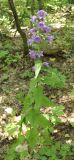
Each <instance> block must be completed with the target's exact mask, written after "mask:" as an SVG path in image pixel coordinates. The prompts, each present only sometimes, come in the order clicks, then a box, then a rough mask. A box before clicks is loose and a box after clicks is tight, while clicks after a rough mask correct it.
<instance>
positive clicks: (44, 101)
mask: <svg viewBox="0 0 74 160" xmlns="http://www.w3.org/2000/svg"><path fill="white" fill-rule="evenodd" d="M33 97H34V100H35V104H36V106H37V107H38V108H41V107H49V106H52V105H53V102H51V101H50V100H49V98H48V97H46V96H45V95H44V94H43V89H42V87H41V86H38V87H36V88H35V89H34V92H33Z"/></svg>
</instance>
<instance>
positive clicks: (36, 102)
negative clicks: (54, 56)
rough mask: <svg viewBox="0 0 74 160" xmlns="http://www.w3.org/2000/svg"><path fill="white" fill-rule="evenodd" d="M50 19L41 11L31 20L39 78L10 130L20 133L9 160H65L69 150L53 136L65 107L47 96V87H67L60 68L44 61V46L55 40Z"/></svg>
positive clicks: (31, 51) (32, 52)
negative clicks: (56, 141)
mask: <svg viewBox="0 0 74 160" xmlns="http://www.w3.org/2000/svg"><path fill="white" fill-rule="evenodd" d="M46 16H47V13H46V12H45V11H43V10H40V11H38V12H37V16H33V17H32V18H31V21H32V22H33V26H34V28H32V29H31V30H30V32H31V37H30V39H29V40H28V43H29V45H30V51H29V56H30V57H31V58H32V59H33V61H34V63H35V65H34V66H33V68H32V69H33V71H34V72H35V76H34V78H32V79H31V80H30V85H29V89H28V93H27V95H26V96H25V98H23V97H22V98H21V99H20V102H21V103H22V105H23V108H22V111H21V118H20V120H19V121H18V122H17V123H13V125H12V123H11V124H10V125H9V126H8V127H7V130H8V131H9V133H10V135H12V133H13V132H15V131H17V138H16V140H14V143H13V144H12V146H11V148H10V150H8V154H7V156H6V158H5V160H16V159H20V160H25V159H26V158H27V159H32V160H33V159H34V160H35V159H36V160H46V159H47V160H48V159H49V160H61V159H62V160H65V157H66V155H67V152H68V151H69V146H67V145H64V144H62V146H61V144H60V142H58V143H55V141H54V138H53V137H52V133H53V131H54V127H55V126H56V125H57V124H59V123H60V116H61V115H62V114H63V109H64V107H63V106H62V105H58V104H55V103H54V102H53V101H51V99H49V96H46V91H45V87H46V86H48V88H49V89H50V88H53V89H54V88H55V89H60V88H62V87H64V83H65V77H64V76H63V75H61V73H60V72H59V71H58V70H57V69H55V68H51V67H50V66H49V64H48V62H43V61H42V57H43V53H44V50H42V47H43V44H44V45H49V44H48V43H51V42H52V41H53V36H52V35H51V32H50V30H51V29H50V27H49V26H47V25H46V24H45V21H46V19H45V18H46ZM37 29H38V30H37ZM61 148H62V149H61ZM65 148H66V150H65ZM60 150H61V151H60Z"/></svg>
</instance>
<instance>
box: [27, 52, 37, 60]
mask: <svg viewBox="0 0 74 160" xmlns="http://www.w3.org/2000/svg"><path fill="white" fill-rule="evenodd" d="M29 55H30V58H31V59H36V52H35V51H33V50H30V52H29Z"/></svg>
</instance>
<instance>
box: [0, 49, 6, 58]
mask: <svg viewBox="0 0 74 160" xmlns="http://www.w3.org/2000/svg"><path fill="white" fill-rule="evenodd" d="M7 55H8V51H0V59H3V58H6V56H7Z"/></svg>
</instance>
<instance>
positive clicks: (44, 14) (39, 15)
mask: <svg viewBox="0 0 74 160" xmlns="http://www.w3.org/2000/svg"><path fill="white" fill-rule="evenodd" d="M37 16H38V18H39V19H42V18H45V17H46V16H47V13H46V12H45V11H44V10H39V11H38V12H37Z"/></svg>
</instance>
